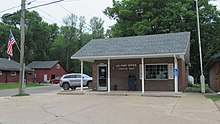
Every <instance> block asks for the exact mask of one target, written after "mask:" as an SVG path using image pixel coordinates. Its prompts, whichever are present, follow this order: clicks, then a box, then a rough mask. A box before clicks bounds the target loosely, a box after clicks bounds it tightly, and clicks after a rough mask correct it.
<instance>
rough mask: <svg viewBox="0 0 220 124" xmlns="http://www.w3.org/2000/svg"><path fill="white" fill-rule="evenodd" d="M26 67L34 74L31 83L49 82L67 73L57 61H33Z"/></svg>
mask: <svg viewBox="0 0 220 124" xmlns="http://www.w3.org/2000/svg"><path fill="white" fill-rule="evenodd" d="M27 67H29V68H31V69H33V70H34V72H35V73H34V74H33V77H32V81H33V82H50V80H51V79H54V78H56V77H61V76H62V75H64V74H66V73H67V71H66V70H65V68H64V67H63V66H62V65H61V63H60V62H59V61H33V62H31V63H30V64H28V65H27Z"/></svg>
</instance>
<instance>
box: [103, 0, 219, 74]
mask: <svg viewBox="0 0 220 124" xmlns="http://www.w3.org/2000/svg"><path fill="white" fill-rule="evenodd" d="M104 13H105V14H106V15H107V16H108V17H109V18H111V19H114V20H116V21H117V22H116V24H115V25H114V26H112V28H111V30H109V31H108V34H109V36H111V37H119V36H135V35H148V34H159V33H172V32H184V31H190V32H191V46H190V47H191V49H190V52H191V53H190V54H191V55H190V59H191V64H192V67H191V69H190V74H192V75H194V76H195V77H199V75H200V71H199V70H200V64H199V51H198V48H199V47H198V38H197V37H198V35H197V21H196V10H195V6H194V1H193V0H178V1H176V0H163V1H161V0H121V1H116V0H113V6H112V7H107V8H106V9H105V11H104ZM199 15H200V26H201V27H200V28H201V41H202V52H203V57H204V65H205V64H206V62H207V60H208V59H209V58H210V56H212V55H213V54H215V53H217V52H220V49H219V46H220V42H219V37H220V35H219V24H220V23H219V21H220V20H219V11H217V9H216V7H215V6H213V5H210V4H209V3H208V0H200V1H199ZM216 46H217V47H216Z"/></svg>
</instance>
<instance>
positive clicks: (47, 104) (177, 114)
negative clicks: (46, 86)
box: [0, 93, 220, 124]
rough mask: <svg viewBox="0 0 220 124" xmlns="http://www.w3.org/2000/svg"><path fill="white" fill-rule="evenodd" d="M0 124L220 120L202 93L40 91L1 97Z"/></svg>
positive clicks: (199, 123) (198, 123)
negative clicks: (81, 93)
mask: <svg viewBox="0 0 220 124" xmlns="http://www.w3.org/2000/svg"><path fill="white" fill-rule="evenodd" d="M0 105H1V106H0V124H61V123H62V124H177V123H178V124H207V123H209V124H220V112H219V111H218V109H217V107H216V106H215V104H214V103H213V102H212V101H211V100H210V99H207V98H205V97H204V96H203V95H201V94H183V95H182V97H181V98H177V97H176V98H171V97H145V96H105V95H89V94H86V95H58V94H56V93H51V94H36V95H32V96H28V97H1V98H0Z"/></svg>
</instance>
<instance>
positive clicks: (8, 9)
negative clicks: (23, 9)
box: [0, 5, 20, 13]
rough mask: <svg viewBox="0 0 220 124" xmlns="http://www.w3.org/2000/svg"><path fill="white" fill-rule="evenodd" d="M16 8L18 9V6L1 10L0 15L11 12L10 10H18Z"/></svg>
mask: <svg viewBox="0 0 220 124" xmlns="http://www.w3.org/2000/svg"><path fill="white" fill-rule="evenodd" d="M18 7H20V5H19V6H13V7H11V8H8V9H5V10H2V11H0V13H3V12H6V11H9V10H12V9H16V8H18Z"/></svg>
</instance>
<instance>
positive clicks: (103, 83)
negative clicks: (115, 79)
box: [98, 66, 107, 90]
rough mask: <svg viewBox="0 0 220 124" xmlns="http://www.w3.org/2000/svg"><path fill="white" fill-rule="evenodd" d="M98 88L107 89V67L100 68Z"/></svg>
mask: <svg viewBox="0 0 220 124" xmlns="http://www.w3.org/2000/svg"><path fill="white" fill-rule="evenodd" d="M98 90H107V67H106V66H99V68H98Z"/></svg>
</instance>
